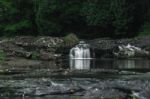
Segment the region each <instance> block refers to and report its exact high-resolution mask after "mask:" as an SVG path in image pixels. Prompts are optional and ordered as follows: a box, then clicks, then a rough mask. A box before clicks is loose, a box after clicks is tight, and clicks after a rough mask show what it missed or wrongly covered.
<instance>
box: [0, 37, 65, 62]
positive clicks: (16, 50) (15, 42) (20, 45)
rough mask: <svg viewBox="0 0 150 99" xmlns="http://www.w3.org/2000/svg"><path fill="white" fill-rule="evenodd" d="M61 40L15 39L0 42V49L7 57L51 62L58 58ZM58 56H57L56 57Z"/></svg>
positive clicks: (41, 38) (55, 38)
mask: <svg viewBox="0 0 150 99" xmlns="http://www.w3.org/2000/svg"><path fill="white" fill-rule="evenodd" d="M62 44H63V39H62V38H58V37H30V36H29V37H28V36H25V37H15V38H13V39H10V40H5V39H4V40H3V39H2V40H1V42H0V49H1V50H4V52H5V53H6V55H7V56H13V57H25V58H32V57H37V58H38V59H42V60H51V59H55V58H57V57H60V56H61V55H60V53H58V52H57V49H59V48H61V46H62ZM57 54H58V55H57Z"/></svg>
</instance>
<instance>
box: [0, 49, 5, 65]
mask: <svg viewBox="0 0 150 99" xmlns="http://www.w3.org/2000/svg"><path fill="white" fill-rule="evenodd" d="M5 58H6V54H5V52H4V51H3V50H0V62H2V61H4V60H5Z"/></svg>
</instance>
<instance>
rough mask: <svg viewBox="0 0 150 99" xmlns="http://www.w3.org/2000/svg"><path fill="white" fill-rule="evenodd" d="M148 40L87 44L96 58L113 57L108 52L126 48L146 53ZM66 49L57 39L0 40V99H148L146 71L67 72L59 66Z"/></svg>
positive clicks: (65, 66)
mask: <svg viewBox="0 0 150 99" xmlns="http://www.w3.org/2000/svg"><path fill="white" fill-rule="evenodd" d="M149 40H150V36H147V37H139V38H134V39H120V40H112V39H108V38H107V39H106V38H103V39H102V38H100V39H95V40H89V41H87V42H88V43H89V44H90V45H91V48H93V49H94V50H95V53H96V57H97V58H105V57H108V58H112V57H113V56H112V51H113V50H114V49H115V48H116V47H117V46H119V45H126V44H128V43H130V44H132V45H134V46H137V47H140V48H142V49H144V50H147V51H150V42H149ZM71 47H72V46H67V45H65V44H64V41H63V38H58V37H56V38H55V37H28V36H26V37H15V38H11V39H2V38H1V39H0V53H1V54H2V55H1V56H0V59H1V62H0V93H1V95H0V98H2V99H3V98H4V97H9V96H13V97H15V98H14V99H17V97H20V98H21V99H25V98H27V99H34V97H38V99H57V98H59V99H66V97H70V98H75V99H76V98H77V99H78V98H79V99H99V98H103V97H104V99H109V98H114V97H119V99H127V98H131V97H136V98H139V99H149V98H150V96H149V90H150V76H149V75H150V73H149V72H137V71H136V72H135V71H123V70H114V69H93V70H70V69H69V65H68V64H67V62H64V61H68V55H69V50H70V48H71ZM50 97H51V98H50ZM20 98H18V99H20ZM4 99H5V98H4ZM12 99H13V98H12ZM35 99H36V98H35Z"/></svg>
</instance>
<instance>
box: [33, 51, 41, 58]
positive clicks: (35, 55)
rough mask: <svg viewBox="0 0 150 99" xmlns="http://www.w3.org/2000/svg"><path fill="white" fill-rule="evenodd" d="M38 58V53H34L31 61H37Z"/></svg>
mask: <svg viewBox="0 0 150 99" xmlns="http://www.w3.org/2000/svg"><path fill="white" fill-rule="evenodd" d="M39 57H40V55H39V53H38V52H36V51H35V52H32V55H31V59H33V60H37V59H39Z"/></svg>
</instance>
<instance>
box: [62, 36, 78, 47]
mask: <svg viewBox="0 0 150 99" xmlns="http://www.w3.org/2000/svg"><path fill="white" fill-rule="evenodd" d="M63 40H64V44H65V45H66V46H73V45H75V44H77V43H78V41H79V39H78V37H77V36H76V35H75V34H74V33H70V34H68V35H67V36H65V37H64V38H63Z"/></svg>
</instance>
